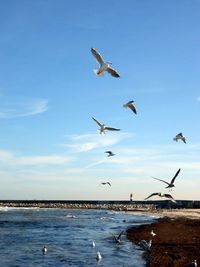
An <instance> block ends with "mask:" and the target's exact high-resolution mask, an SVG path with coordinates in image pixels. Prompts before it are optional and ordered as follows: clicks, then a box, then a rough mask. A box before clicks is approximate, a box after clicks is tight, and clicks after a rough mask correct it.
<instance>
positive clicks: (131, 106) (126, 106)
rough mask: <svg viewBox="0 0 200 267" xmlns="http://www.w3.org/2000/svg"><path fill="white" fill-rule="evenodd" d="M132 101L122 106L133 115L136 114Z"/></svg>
mask: <svg viewBox="0 0 200 267" xmlns="http://www.w3.org/2000/svg"><path fill="white" fill-rule="evenodd" d="M133 103H134V101H133V100H132V101H129V102H127V103H126V104H124V105H123V107H124V108H130V109H131V110H132V111H133V112H134V113H135V114H137V111H136V108H135V106H134V104H133Z"/></svg>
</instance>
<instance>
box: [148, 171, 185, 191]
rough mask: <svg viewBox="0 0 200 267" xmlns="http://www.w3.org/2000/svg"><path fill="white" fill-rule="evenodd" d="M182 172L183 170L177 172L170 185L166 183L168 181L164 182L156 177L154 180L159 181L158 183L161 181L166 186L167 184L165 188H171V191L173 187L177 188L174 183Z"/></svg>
mask: <svg viewBox="0 0 200 267" xmlns="http://www.w3.org/2000/svg"><path fill="white" fill-rule="evenodd" d="M180 170H181V169H178V171H177V172H176V174H175V175H174V177H173V178H172V180H171V182H170V183H168V182H166V181H164V180H161V179H158V178H156V177H152V178H153V179H156V180H158V181H161V182H163V183H165V184H167V186H166V187H165V188H169V189H170V188H172V187H175V185H174V181H175V179H176V177H177V176H178V174H179V172H180Z"/></svg>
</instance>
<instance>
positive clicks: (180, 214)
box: [0, 201, 200, 267]
mask: <svg viewBox="0 0 200 267" xmlns="http://www.w3.org/2000/svg"><path fill="white" fill-rule="evenodd" d="M6 207H8V208H9V207H10V208H50V209H51V208H57V209H107V210H114V211H123V212H127V213H129V214H131V213H133V214H137V213H138V214H146V215H149V216H156V217H157V218H156V219H155V221H154V222H153V223H150V224H144V225H140V226H137V227H135V226H134V227H130V228H129V229H127V231H126V232H127V238H128V240H129V241H131V242H132V243H133V244H134V246H137V245H138V242H139V241H141V240H147V241H149V240H150V239H152V246H151V249H150V251H149V252H145V251H144V258H145V260H146V262H147V263H146V266H147V267H159V266H160V267H184V266H185V265H186V264H188V263H190V262H192V261H193V260H197V263H200V253H199V251H200V209H183V208H182V209H180V208H179V209H169V208H167V209H160V208H156V207H155V205H149V204H146V205H141V204H137V205H136V204H133V203H128V205H127V204H109V203H104V202H101V203H99V204H98V203H97V204H91V203H84V202H83V203H81V204H80V203H79V204H78V203H58V202H50V201H49V202H48V203H44V202H38V201H37V202H35V203H33V202H28V203H27V202H23V201H16V202H7V201H6V202H1V201H0V208H6ZM152 229H153V231H154V232H155V233H156V236H155V237H152V236H151V234H150V232H151V230H152ZM138 249H139V246H138Z"/></svg>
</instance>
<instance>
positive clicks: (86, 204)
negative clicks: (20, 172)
mask: <svg viewBox="0 0 200 267" xmlns="http://www.w3.org/2000/svg"><path fill="white" fill-rule="evenodd" d="M5 206H6V207H33V208H34V207H35V208H60V209H61V208H64V209H110V210H116V211H144V212H145V211H151V212H159V211H160V210H180V209H200V201H196V200H195V201H190V200H179V201H177V203H173V202H172V201H169V200H160V201H159V200H153V201H138V200H137V201H126V200H121V201H120V200H116V201H113V200H111V201H109V200H108V201H106V200H105V201H103V200H0V207H5Z"/></svg>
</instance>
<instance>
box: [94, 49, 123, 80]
mask: <svg viewBox="0 0 200 267" xmlns="http://www.w3.org/2000/svg"><path fill="white" fill-rule="evenodd" d="M91 52H92V55H93V56H94V57H95V59H96V60H97V62H98V63H99V64H100V67H99V68H98V69H94V73H95V74H96V75H97V76H101V75H103V73H104V71H107V72H108V73H110V74H111V75H112V76H113V77H116V78H119V77H120V75H119V73H117V72H116V70H114V69H113V68H111V67H110V65H112V62H105V61H104V59H103V58H102V56H101V55H100V54H99V52H97V51H96V50H95V49H94V48H91Z"/></svg>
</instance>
